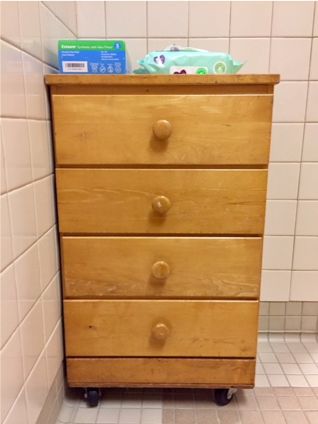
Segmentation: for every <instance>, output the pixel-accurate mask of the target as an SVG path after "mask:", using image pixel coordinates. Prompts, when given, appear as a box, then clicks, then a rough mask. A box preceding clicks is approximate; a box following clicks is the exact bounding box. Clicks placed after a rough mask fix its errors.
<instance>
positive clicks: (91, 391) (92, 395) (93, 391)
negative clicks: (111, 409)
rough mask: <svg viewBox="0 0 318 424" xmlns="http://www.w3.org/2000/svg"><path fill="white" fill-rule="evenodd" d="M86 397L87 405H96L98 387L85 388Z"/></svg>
mask: <svg viewBox="0 0 318 424" xmlns="http://www.w3.org/2000/svg"><path fill="white" fill-rule="evenodd" d="M86 398H87V400H88V404H89V406H92V407H93V406H97V405H98V402H99V389H98V388H88V389H86Z"/></svg>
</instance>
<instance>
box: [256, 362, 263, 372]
mask: <svg viewBox="0 0 318 424" xmlns="http://www.w3.org/2000/svg"><path fill="white" fill-rule="evenodd" d="M256 374H259V375H265V370H264V367H263V365H262V364H261V363H260V362H257V364H256Z"/></svg>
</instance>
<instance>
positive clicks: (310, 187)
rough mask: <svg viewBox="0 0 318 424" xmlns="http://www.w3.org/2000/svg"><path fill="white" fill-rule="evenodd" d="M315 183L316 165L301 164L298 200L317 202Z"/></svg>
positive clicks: (317, 174)
mask: <svg viewBox="0 0 318 424" xmlns="http://www.w3.org/2000/svg"><path fill="white" fill-rule="evenodd" d="M317 104H318V103H317ZM317 181H318V163H302V165H301V172H300V184H299V199H301V200H318V184H317Z"/></svg>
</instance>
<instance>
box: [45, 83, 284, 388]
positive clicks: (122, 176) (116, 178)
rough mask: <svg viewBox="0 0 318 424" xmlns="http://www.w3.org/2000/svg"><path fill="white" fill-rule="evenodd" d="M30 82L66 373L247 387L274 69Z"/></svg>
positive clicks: (79, 377) (82, 378) (89, 382)
mask: <svg viewBox="0 0 318 424" xmlns="http://www.w3.org/2000/svg"><path fill="white" fill-rule="evenodd" d="M46 81H47V83H48V84H49V85H50V86H51V99H52V110H53V119H54V140H55V160H56V186H57V200H58V217H59V230H60V244H61V259H62V275H63V296H64V329H65V348H66V362H67V378H68V383H69V385H70V386H79V387H107V386H109V387H111V386H144V387H147V386H150V387H151V386H160V387H212V388H213V387H215V388H221V387H222V388H230V387H253V384H254V376H255V362H256V359H255V358H256V345H257V330H258V307H259V293H260V277H261V258H262V242H263V231H264V218H265V205H266V184H267V166H268V159H269V146H270V133H271V117H272V104H273V88H274V84H276V83H277V82H278V81H279V77H278V76H277V75H240V76H231V75H223V76H160V77H159V76H111V77H109V76H66V75H53V76H47V78H46Z"/></svg>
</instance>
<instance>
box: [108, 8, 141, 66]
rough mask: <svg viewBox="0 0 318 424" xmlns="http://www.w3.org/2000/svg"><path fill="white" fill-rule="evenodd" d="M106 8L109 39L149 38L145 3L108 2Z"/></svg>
mask: <svg viewBox="0 0 318 424" xmlns="http://www.w3.org/2000/svg"><path fill="white" fill-rule="evenodd" d="M105 7H106V34H107V37H112V38H114V37H118V38H119V39H121V38H124V37H134V38H137V37H146V36H147V28H146V23H147V19H146V2H145V1H121V2H118V1H106V2H105ZM140 59H142V58H140Z"/></svg>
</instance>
